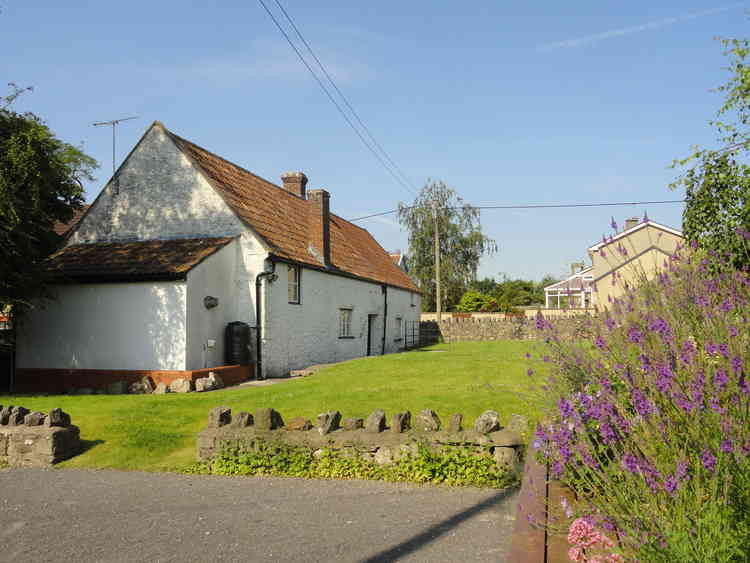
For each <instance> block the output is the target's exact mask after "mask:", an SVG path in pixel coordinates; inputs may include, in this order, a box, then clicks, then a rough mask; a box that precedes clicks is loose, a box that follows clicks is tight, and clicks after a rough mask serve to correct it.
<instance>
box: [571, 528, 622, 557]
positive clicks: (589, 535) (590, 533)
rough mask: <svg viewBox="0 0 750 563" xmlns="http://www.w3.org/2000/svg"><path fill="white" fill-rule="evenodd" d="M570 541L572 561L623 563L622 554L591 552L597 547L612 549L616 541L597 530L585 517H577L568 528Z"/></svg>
mask: <svg viewBox="0 0 750 563" xmlns="http://www.w3.org/2000/svg"><path fill="white" fill-rule="evenodd" d="M568 543H569V544H570V545H571V546H572V547H571V548H570V549H569V550H568V557H569V558H570V560H571V561H576V562H583V563H622V562H623V558H622V556H620V555H618V554H617V553H610V554H609V555H591V556H590V557H589V556H587V554H586V550H587V549H588V550H589V552H590V551H591V550H593V549H596V548H601V549H612V548H613V547H614V545H615V544H614V542H613V541H612V540H611V539H609V538H608V537H607V536H605V535H604V534H602V533H601V532H599V531H597V530H596V528H594V526H593V525H592V524H591V523H590V522H588V521H586V520H585V519H584V518H577V519H576V520H573V523H572V524H571V525H570V528H569V529H568Z"/></svg>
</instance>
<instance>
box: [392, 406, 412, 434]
mask: <svg viewBox="0 0 750 563" xmlns="http://www.w3.org/2000/svg"><path fill="white" fill-rule="evenodd" d="M410 427H411V413H410V412H409V411H405V412H397V413H396V414H394V415H393V418H392V419H391V432H393V433H395V434H401V433H402V432H406V431H407V430H409V428H410Z"/></svg>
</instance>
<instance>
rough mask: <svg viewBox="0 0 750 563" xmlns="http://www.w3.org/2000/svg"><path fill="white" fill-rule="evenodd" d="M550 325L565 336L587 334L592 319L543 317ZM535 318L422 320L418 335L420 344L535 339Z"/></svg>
mask: <svg viewBox="0 0 750 563" xmlns="http://www.w3.org/2000/svg"><path fill="white" fill-rule="evenodd" d="M545 322H546V323H550V324H552V325H553V326H554V327H555V329H556V330H558V331H559V333H560V334H561V335H562V336H563V337H564V338H580V337H583V336H586V334H587V328H588V326H589V323H590V322H591V317H590V316H589V315H579V316H577V317H568V318H553V319H545ZM536 325H537V323H536V320H535V319H528V318H524V317H521V318H515V319H505V318H493V317H489V318H488V317H468V318H461V317H457V318H452V317H447V318H444V319H443V320H442V321H441V322H440V323H437V322H436V321H422V322H421V323H420V334H421V335H422V341H423V342H422V343H423V345H424V344H426V343H431V342H436V341H437V340H438V339H439V338H441V339H442V340H443V342H465V341H489V340H537V339H541V338H543V332H542V331H540V330H538V329H537V326H536Z"/></svg>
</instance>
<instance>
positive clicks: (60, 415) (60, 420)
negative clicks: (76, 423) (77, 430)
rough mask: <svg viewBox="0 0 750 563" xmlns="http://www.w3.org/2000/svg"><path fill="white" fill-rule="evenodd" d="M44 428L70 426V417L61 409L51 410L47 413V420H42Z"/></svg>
mask: <svg viewBox="0 0 750 563" xmlns="http://www.w3.org/2000/svg"><path fill="white" fill-rule="evenodd" d="M44 426H59V427H61V428H65V427H67V426H70V415H69V414H68V413H66V412H65V411H63V410H62V409H52V410H51V411H49V414H48V415H47V418H45V419H44Z"/></svg>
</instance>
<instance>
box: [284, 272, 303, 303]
mask: <svg viewBox="0 0 750 563" xmlns="http://www.w3.org/2000/svg"><path fill="white" fill-rule="evenodd" d="M287 268H288V269H287V287H286V296H287V301H288V302H289V304H290V305H299V304H300V303H301V302H302V300H301V299H300V297H301V296H302V291H301V289H302V286H301V284H300V278H301V277H302V268H301V267H300V266H295V265H293V264H289V266H287Z"/></svg>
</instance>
